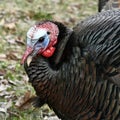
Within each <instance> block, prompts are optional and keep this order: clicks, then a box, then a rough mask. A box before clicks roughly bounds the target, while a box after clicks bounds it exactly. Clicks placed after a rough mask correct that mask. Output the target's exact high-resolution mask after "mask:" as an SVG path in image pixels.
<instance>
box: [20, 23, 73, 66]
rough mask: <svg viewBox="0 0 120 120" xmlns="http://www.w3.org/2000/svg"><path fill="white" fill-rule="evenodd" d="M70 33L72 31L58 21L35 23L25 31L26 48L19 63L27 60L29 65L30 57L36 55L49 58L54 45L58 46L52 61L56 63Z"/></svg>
mask: <svg viewBox="0 0 120 120" xmlns="http://www.w3.org/2000/svg"><path fill="white" fill-rule="evenodd" d="M59 30H60V31H61V32H60V31H59ZM70 33H72V31H71V30H70V29H67V28H66V27H65V26H64V25H63V24H61V23H58V22H52V21H44V22H40V23H37V24H35V25H34V26H33V27H31V28H30V29H29V30H28V32H27V49H26V51H25V53H24V55H23V57H22V61H21V63H22V64H24V62H25V61H26V60H27V64H28V65H29V64H30V62H31V61H32V58H34V57H35V56H37V55H38V56H39V55H42V56H44V57H46V58H50V57H51V56H53V54H54V52H55V49H56V47H57V46H59V47H57V48H59V49H57V50H56V51H57V52H56V53H59V56H57V54H56V57H55V59H54V63H56V64H57V63H58V62H59V60H60V58H61V56H62V54H63V51H64V49H65V45H66V43H67V40H68V37H69V36H70ZM67 34H68V35H67ZM63 38H64V39H63ZM65 38H66V39H65ZM58 39H59V41H58ZM58 42H59V43H58ZM57 43H58V44H57ZM56 44H57V45H56ZM54 56H55V55H54ZM27 58H28V59H27Z"/></svg>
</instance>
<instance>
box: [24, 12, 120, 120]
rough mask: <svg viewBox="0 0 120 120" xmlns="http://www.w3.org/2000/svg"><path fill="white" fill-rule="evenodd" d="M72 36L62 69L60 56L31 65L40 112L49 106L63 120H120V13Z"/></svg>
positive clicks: (94, 19)
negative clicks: (57, 58) (45, 106)
mask: <svg viewBox="0 0 120 120" xmlns="http://www.w3.org/2000/svg"><path fill="white" fill-rule="evenodd" d="M53 23H54V22H53ZM66 35H68V37H67V38H66V39H67V43H66V45H65V49H64V51H63V53H62V57H61V59H60V60H59V63H57V64H55V62H54V61H55V58H56V56H58V55H59V53H56V54H55V56H54V57H51V58H45V57H43V56H41V55H40V56H36V57H35V58H34V59H33V60H32V62H31V63H30V65H29V66H28V65H27V63H25V70H26V72H27V74H28V76H29V81H30V82H31V83H32V85H33V87H34V89H35V91H36V94H37V96H38V97H37V99H36V102H35V106H38V107H41V106H42V105H43V104H45V103H47V104H48V105H49V106H50V108H52V109H53V110H54V112H55V113H56V114H57V115H58V117H59V118H61V119H63V120H120V11H117V10H116V11H105V12H101V13H98V14H97V15H94V16H91V17H89V18H87V19H86V20H84V21H81V22H80V23H79V24H77V25H76V26H75V27H74V28H73V31H72V32H71V34H67V33H66ZM63 39H64V38H63ZM66 39H64V40H66ZM58 47H59V46H58ZM56 52H57V51H56Z"/></svg>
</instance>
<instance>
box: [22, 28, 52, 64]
mask: <svg viewBox="0 0 120 120" xmlns="http://www.w3.org/2000/svg"><path fill="white" fill-rule="evenodd" d="M49 42H50V37H49V34H48V32H47V30H45V29H36V27H35V26H34V27H31V28H30V29H29V31H28V32H27V49H26V52H25V54H24V55H23V58H22V62H21V63H22V64H23V63H24V61H25V60H26V59H27V57H28V55H31V56H32V57H34V56H35V55H37V54H38V53H39V54H41V53H42V52H43V51H44V50H45V49H46V48H47V47H48V45H49Z"/></svg>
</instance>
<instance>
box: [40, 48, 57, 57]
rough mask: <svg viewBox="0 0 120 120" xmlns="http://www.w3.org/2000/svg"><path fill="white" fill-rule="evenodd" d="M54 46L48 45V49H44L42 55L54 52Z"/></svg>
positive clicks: (49, 55) (46, 55) (49, 54)
mask: <svg viewBox="0 0 120 120" xmlns="http://www.w3.org/2000/svg"><path fill="white" fill-rule="evenodd" d="M54 51H55V48H54V47H49V48H48V49H46V50H45V51H44V52H43V53H42V55H43V56H44V57H51V56H52V55H53V54H54Z"/></svg>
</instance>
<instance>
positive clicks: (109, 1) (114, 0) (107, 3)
mask: <svg viewBox="0 0 120 120" xmlns="http://www.w3.org/2000/svg"><path fill="white" fill-rule="evenodd" d="M118 8H120V0H99V3H98V11H99V12H101V11H105V10H114V9H118Z"/></svg>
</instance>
